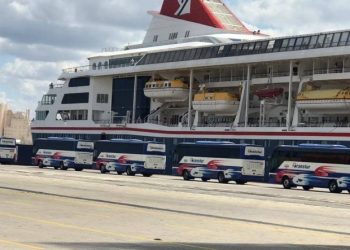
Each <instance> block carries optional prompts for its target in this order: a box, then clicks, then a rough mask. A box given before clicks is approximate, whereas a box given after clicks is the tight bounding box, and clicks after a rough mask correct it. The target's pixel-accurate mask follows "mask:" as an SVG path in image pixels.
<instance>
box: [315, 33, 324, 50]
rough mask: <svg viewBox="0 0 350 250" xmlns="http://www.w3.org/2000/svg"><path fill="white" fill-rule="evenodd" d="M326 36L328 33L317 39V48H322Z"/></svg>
mask: <svg viewBox="0 0 350 250" xmlns="http://www.w3.org/2000/svg"><path fill="white" fill-rule="evenodd" d="M325 38H326V35H320V36H319V37H318V40H317V44H316V48H322V47H323V43H324V39H325Z"/></svg>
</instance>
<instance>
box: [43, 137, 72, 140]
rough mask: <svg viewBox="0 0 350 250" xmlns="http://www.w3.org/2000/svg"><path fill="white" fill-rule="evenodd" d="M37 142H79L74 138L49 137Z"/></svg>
mask: <svg viewBox="0 0 350 250" xmlns="http://www.w3.org/2000/svg"><path fill="white" fill-rule="evenodd" d="M37 140H47V141H78V140H77V139H75V138H72V137H48V138H38V139H37Z"/></svg>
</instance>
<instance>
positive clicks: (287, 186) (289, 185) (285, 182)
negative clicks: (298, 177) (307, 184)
mask: <svg viewBox="0 0 350 250" xmlns="http://www.w3.org/2000/svg"><path fill="white" fill-rule="evenodd" d="M282 185H283V188H284V189H291V188H292V183H291V181H290V179H289V177H288V176H285V177H283V179H282Z"/></svg>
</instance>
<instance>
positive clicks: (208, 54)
mask: <svg viewBox="0 0 350 250" xmlns="http://www.w3.org/2000/svg"><path fill="white" fill-rule="evenodd" d="M212 49H213V48H212V47H209V48H207V49H206V51H205V53H204V58H210V56H211V51H212Z"/></svg>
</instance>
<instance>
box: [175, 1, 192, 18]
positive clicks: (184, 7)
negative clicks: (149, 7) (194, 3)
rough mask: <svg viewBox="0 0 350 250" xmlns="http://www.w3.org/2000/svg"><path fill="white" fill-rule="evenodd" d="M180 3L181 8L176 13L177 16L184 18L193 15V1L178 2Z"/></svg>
mask: <svg viewBox="0 0 350 250" xmlns="http://www.w3.org/2000/svg"><path fill="white" fill-rule="evenodd" d="M177 1H178V2H179V5H180V6H179V8H178V9H177V11H176V12H175V15H176V16H182V15H185V14H190V13H191V0H177Z"/></svg>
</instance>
